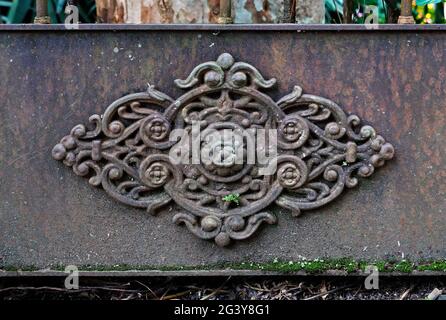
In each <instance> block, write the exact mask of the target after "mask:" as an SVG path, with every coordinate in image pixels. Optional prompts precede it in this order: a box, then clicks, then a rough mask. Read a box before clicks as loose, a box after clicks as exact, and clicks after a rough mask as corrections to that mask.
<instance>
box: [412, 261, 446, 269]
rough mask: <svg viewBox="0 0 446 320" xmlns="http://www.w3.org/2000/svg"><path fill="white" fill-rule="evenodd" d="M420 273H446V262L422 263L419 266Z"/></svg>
mask: <svg viewBox="0 0 446 320" xmlns="http://www.w3.org/2000/svg"><path fill="white" fill-rule="evenodd" d="M417 270H418V271H443V272H446V260H438V261H431V262H425V263H424V264H423V263H421V264H419V265H418V266H417Z"/></svg>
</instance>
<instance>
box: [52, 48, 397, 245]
mask: <svg viewBox="0 0 446 320" xmlns="http://www.w3.org/2000/svg"><path fill="white" fill-rule="evenodd" d="M276 82H277V80H276V79H275V78H272V79H269V80H267V79H265V78H264V77H263V76H262V74H261V73H260V71H258V70H257V69H256V68H255V67H253V66H252V65H250V64H248V63H245V62H236V61H235V60H234V57H232V55H231V54H229V53H223V54H221V55H220V56H219V57H218V59H217V60H216V61H209V62H204V63H201V64H199V65H198V66H196V67H195V68H194V69H193V70H192V72H191V73H190V74H189V76H188V77H187V78H186V79H184V80H181V79H177V80H175V84H176V86H177V87H179V88H181V89H185V90H188V91H187V92H186V93H185V94H183V95H182V96H180V97H177V98H175V99H173V98H171V97H169V96H168V95H166V94H164V93H162V92H160V91H158V90H156V89H155V88H154V86H153V85H149V86H148V88H147V90H146V91H145V92H140V93H132V94H129V95H127V96H125V97H122V98H120V99H118V100H116V101H115V102H113V103H112V104H111V105H110V106H109V107H108V108H107V109H106V110H105V111H104V113H103V114H101V115H98V114H94V115H91V116H90V117H89V125H84V124H78V125H76V126H75V127H73V129H72V130H71V131H70V133H69V134H68V135H66V136H64V137H63V138H62V139H61V141H60V142H59V143H58V144H56V146H55V147H54V148H53V150H52V156H53V158H54V159H55V160H59V161H63V163H64V164H65V165H66V166H67V167H71V168H72V169H73V172H74V173H75V174H76V175H78V176H82V177H86V178H88V179H89V180H88V181H89V183H90V184H91V185H93V186H102V187H103V188H104V190H105V191H106V192H107V193H108V194H109V195H110V196H111V197H112V198H114V199H115V200H118V201H120V202H122V203H125V204H127V205H129V206H132V207H136V208H146V209H147V212H149V213H150V214H152V215H155V214H156V213H157V210H158V209H160V208H162V207H164V206H166V205H167V204H169V203H170V202H172V201H174V202H175V203H176V204H177V205H178V206H179V207H180V208H179V212H178V213H177V214H175V216H174V217H173V221H174V222H176V223H177V224H181V223H184V224H185V225H186V226H187V228H188V229H189V230H190V231H191V232H192V233H193V234H195V235H196V236H197V237H199V238H202V239H206V240H215V242H216V243H217V244H218V245H219V246H227V245H229V244H230V243H231V240H243V239H247V238H249V237H250V236H251V235H252V234H254V233H255V232H256V231H257V229H258V228H259V226H260V225H262V223H268V224H274V223H276V222H277V217H276V216H275V215H274V214H273V213H271V212H270V211H271V204H272V203H275V204H277V205H278V206H280V207H282V208H285V209H288V210H290V211H291V213H292V215H293V216H295V217H297V216H300V214H301V211H303V210H313V209H317V208H320V207H322V206H324V205H325V204H327V203H330V202H332V201H333V200H335V199H337V198H338V197H339V196H340V195H341V193H342V192H343V191H344V189H345V188H353V187H355V186H357V184H358V177H362V178H366V177H370V176H371V175H372V174H373V172H374V171H375V168H378V167H381V166H383V165H384V163H385V162H386V160H390V159H392V158H393V155H394V148H393V146H392V145H391V144H390V143H388V142H386V141H385V140H384V138H383V137H382V136H380V135H378V134H377V133H376V131H375V129H374V128H373V127H371V126H369V125H365V126H362V125H361V120H360V119H359V117H358V116H357V115H349V116H347V115H346V114H345V113H344V111H343V110H342V108H341V107H340V106H338V105H337V104H336V103H334V102H333V101H330V100H328V99H325V98H322V97H318V96H315V95H309V94H303V93H302V88H301V87H299V86H295V87H294V88H293V91H292V92H291V93H289V94H287V95H285V96H284V97H282V98H281V99H280V100H279V101H277V102H274V101H273V100H272V99H270V98H269V97H268V96H267V95H265V94H264V93H263V92H262V91H266V90H268V89H271V88H272V87H274V86H275V84H276ZM180 130H181V131H180ZM262 151H263V152H262ZM267 151H269V152H268V154H267Z"/></svg>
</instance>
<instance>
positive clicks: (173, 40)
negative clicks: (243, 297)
mask: <svg viewBox="0 0 446 320" xmlns="http://www.w3.org/2000/svg"><path fill="white" fill-rule="evenodd" d="M25 28H26V29H25V30H22V31H19V27H17V26H1V27H0V79H2V80H1V86H0V97H1V103H0V108H1V111H2V112H1V114H2V119H3V125H2V127H1V129H0V178H1V181H2V183H1V186H0V199H1V201H0V215H1V218H0V259H1V260H0V265H3V266H6V265H13V266H20V265H22V266H23V265H28V266H29V265H35V266H39V267H44V266H49V265H51V264H53V265H54V264H69V263H74V264H77V265H86V264H98V265H105V266H107V265H113V264H129V265H134V266H136V265H137V266H141V265H198V264H214V263H221V262H227V261H232V262H242V261H259V262H261V261H271V260H273V259H275V258H278V259H282V260H296V259H298V258H299V257H301V256H305V257H306V258H316V257H331V258H336V257H347V256H349V257H353V258H356V259H375V258H378V259H388V258H399V259H401V258H409V259H413V260H420V259H435V258H443V257H444V256H445V255H446V248H445V243H446V241H445V240H446V217H445V210H446V200H445V199H446V198H445V193H446V185H445V183H444V181H445V178H446V177H445V172H446V170H445V159H446V157H445V149H444V136H445V133H446V132H445V131H446V129H445V110H446V106H445V100H444V96H445V93H446V67H445V66H444V54H445V50H446V41H445V40H446V29H445V28H444V27H440V26H431V27H429V28H426V29H424V30H422V29H420V28H419V27H417V26H408V27H402V26H386V27H384V28H383V29H381V30H367V29H366V28H364V27H356V26H336V27H333V26H293V25H278V26H275V27H272V26H236V27H235V26H227V27H226V26H225V27H223V26H212V25H211V26H109V25H95V26H82V27H81V30H79V31H64V29H63V27H62V26H26V27H25ZM334 31H336V32H334ZM407 31H409V32H407ZM222 52H230V53H231V54H232V55H233V56H234V57H235V58H236V59H237V60H242V61H246V62H248V63H250V64H253V65H255V66H257V67H258V68H259V69H260V70H261V71H262V73H263V75H264V76H265V78H272V77H275V78H277V79H279V80H280V81H278V85H277V87H276V89H275V90H272V91H271V93H270V95H271V96H272V98H274V99H278V98H280V97H281V96H283V95H284V94H286V93H288V92H290V91H291V89H292V87H293V86H294V85H295V84H298V85H300V86H301V87H302V88H303V90H304V92H309V93H314V94H317V95H320V96H324V97H327V98H329V99H330V100H333V101H335V102H336V103H338V104H339V105H341V106H342V107H343V109H344V110H345V111H346V112H348V113H354V114H357V115H358V116H359V117H360V118H361V119H364V120H366V123H370V124H373V126H374V127H375V128H376V130H377V131H378V132H380V133H382V135H383V136H385V137H386V138H387V139H388V140H389V141H390V142H391V143H392V144H393V145H394V146H395V149H396V150H397V153H396V158H395V159H394V160H392V161H391V162H389V164H388V165H386V166H385V167H384V168H382V169H380V170H379V171H377V172H376V173H375V176H374V178H373V179H369V180H362V181H361V182H360V184H361V185H360V187H359V188H357V189H355V190H353V191H349V192H347V193H346V194H344V195H343V196H342V197H341V198H340V199H339V200H337V201H335V202H334V203H332V204H330V205H328V206H327V207H324V208H321V209H319V210H316V211H315V212H309V213H306V214H304V215H303V216H302V217H299V218H297V219H296V218H293V217H292V216H291V215H290V214H289V213H288V212H287V211H286V210H283V211H282V210H279V209H277V210H276V214H277V215H279V216H280V220H279V224H278V225H277V226H272V227H269V228H268V229H269V230H268V231H267V232H260V233H257V234H256V235H255V236H253V237H252V238H250V239H249V240H247V241H245V242H242V243H237V244H235V245H233V247H231V249H230V250H227V249H221V248H218V249H217V248H216V247H215V245H214V244H212V243H211V242H206V241H198V240H197V239H195V238H194V237H193V236H192V235H191V234H189V233H185V232H183V230H182V228H179V227H177V226H175V225H173V224H172V223H171V219H172V217H173V215H174V212H175V211H176V210H177V208H175V207H172V208H168V209H167V210H165V211H164V212H161V213H160V214H159V215H158V217H152V216H149V215H147V214H145V213H144V211H140V210H138V209H133V208H131V207H127V206H125V205H123V204H120V203H117V202H114V201H113V200H111V199H109V197H108V196H107V195H105V194H104V193H103V192H102V191H101V190H97V189H94V188H92V187H91V186H89V185H88V184H86V183H85V181H83V179H82V178H79V177H77V176H76V175H75V174H73V173H72V172H71V171H69V170H66V169H65V168H64V167H63V165H62V164H59V163H57V162H56V161H54V160H52V159H51V149H52V147H53V146H54V145H55V144H56V143H58V142H59V140H60V137H61V136H64V135H65V134H66V130H67V128H71V127H72V126H74V125H76V124H78V123H83V122H85V118H86V117H88V116H89V115H90V114H94V113H99V114H100V113H102V112H103V111H104V110H105V108H106V107H107V106H108V105H109V104H110V103H111V102H113V101H115V100H116V99H118V98H119V97H121V96H123V95H125V94H128V93H132V92H139V91H143V90H145V89H146V87H147V83H150V84H152V85H156V87H157V88H162V89H163V91H164V92H165V93H167V94H169V95H170V96H179V95H181V93H182V92H181V90H180V89H177V88H175V86H173V82H172V81H173V79H177V78H184V76H185V75H188V74H189V73H190V71H191V68H192V67H193V66H194V65H197V64H199V63H201V62H203V61H211V60H215V58H216V57H217V56H218V55H219V54H221V53H222Z"/></svg>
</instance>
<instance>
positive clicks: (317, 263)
mask: <svg viewBox="0 0 446 320" xmlns="http://www.w3.org/2000/svg"><path fill="white" fill-rule="evenodd" d="M369 265H373V266H376V267H377V268H378V271H379V272H402V273H411V272H413V271H415V270H416V271H441V272H446V260H434V261H424V262H419V263H414V262H410V261H407V260H401V261H390V260H389V261H355V260H353V259H351V258H341V259H314V260H299V261H279V260H277V259H275V260H274V261H272V262H267V263H257V262H241V263H221V264H214V265H198V266H175V265H171V266H149V265H140V266H132V265H127V264H118V265H108V266H107V265H84V266H78V268H79V270H80V271H130V270H136V271H155V270H156V271H191V270H252V271H274V272H280V273H284V274H286V273H294V272H299V271H304V272H306V273H309V274H318V273H324V272H326V271H329V270H330V271H331V270H336V271H345V272H347V273H356V272H364V271H365V270H366V268H367V266H369ZM50 269H51V270H52V271H64V270H65V266H62V265H53V266H51V267H50ZM0 270H4V271H37V270H41V269H40V268H37V267H35V266H22V267H17V266H4V267H0Z"/></svg>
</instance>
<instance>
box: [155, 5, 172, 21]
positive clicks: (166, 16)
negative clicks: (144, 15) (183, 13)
mask: <svg viewBox="0 0 446 320" xmlns="http://www.w3.org/2000/svg"><path fill="white" fill-rule="evenodd" d="M158 9H159V12H160V14H161V23H173V18H174V14H175V12H174V10H173V8H172V0H158Z"/></svg>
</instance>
